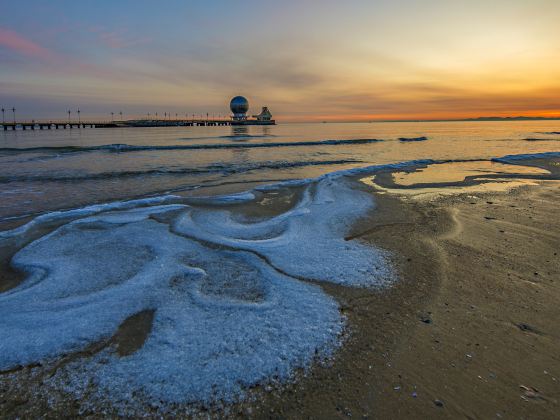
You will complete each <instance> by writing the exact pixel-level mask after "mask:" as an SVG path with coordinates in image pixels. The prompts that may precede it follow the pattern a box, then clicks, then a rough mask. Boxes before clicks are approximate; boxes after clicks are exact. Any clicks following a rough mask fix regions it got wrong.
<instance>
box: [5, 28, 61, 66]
mask: <svg viewBox="0 0 560 420" xmlns="http://www.w3.org/2000/svg"><path fill="white" fill-rule="evenodd" d="M0 46H2V47H4V48H8V49H10V50H12V51H14V52H16V53H18V54H21V55H24V56H27V57H33V58H40V59H51V58H52V57H53V53H52V52H51V51H50V50H48V49H47V48H44V47H42V46H41V45H39V44H37V43H35V42H33V41H31V40H30V39H27V38H25V37H24V36H22V35H20V34H18V33H17V32H15V31H12V30H11V29H6V28H0Z"/></svg>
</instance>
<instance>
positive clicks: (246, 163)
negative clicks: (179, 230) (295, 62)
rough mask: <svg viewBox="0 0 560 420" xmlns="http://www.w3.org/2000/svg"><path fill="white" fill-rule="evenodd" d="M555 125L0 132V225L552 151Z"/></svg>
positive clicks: (559, 141) (556, 145) (559, 140)
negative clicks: (114, 205) (412, 165)
mask: <svg viewBox="0 0 560 420" xmlns="http://www.w3.org/2000/svg"><path fill="white" fill-rule="evenodd" d="M559 132H560V121H507V122H486V121H485V122H483V121H477V122H394V123H388V122H384V123H381V122H376V123H301V124H295V123H293V124H289V123H286V124H282V123H280V124H278V125H275V126H237V127H235V126H231V127H230V126H218V127H213V126H209V127H202V126H201V127H153V128H83V129H75V128H74V129H71V130H70V129H67V130H60V129H59V130H42V131H39V130H36V131H30V130H27V131H2V132H0V229H7V228H11V227H13V226H16V225H18V224H21V223H24V222H25V221H28V220H30V218H33V217H36V216H38V215H42V214H45V213H48V212H53V211H58V210H69V209H77V208H81V207H84V206H89V205H93V204H102V203H110V202H115V201H126V200H136V199H143V198H148V197H157V196H162V195H168V194H176V195H214V194H223V193H227V192H239V191H244V190H248V189H251V188H252V187H254V186H255V185H259V184H269V183H277V182H280V181H284V180H290V179H302V178H310V177H316V176H319V175H321V174H326V173H330V172H334V171H340V170H345V169H350V168H358V167H366V166H371V165H382V164H389V163H398V162H406V161H412V160H417V159H434V160H450V161H453V160H464V159H491V158H494V157H501V156H504V155H511V154H527V153H542V152H550V151H558V150H560V134H558V133H559ZM424 138H425V140H424ZM399 139H403V140H404V139H408V140H423V141H403V140H399Z"/></svg>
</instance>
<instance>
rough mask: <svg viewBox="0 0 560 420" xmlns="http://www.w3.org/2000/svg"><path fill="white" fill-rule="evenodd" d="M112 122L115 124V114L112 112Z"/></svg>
mask: <svg viewBox="0 0 560 420" xmlns="http://www.w3.org/2000/svg"><path fill="white" fill-rule="evenodd" d="M111 122H112V123H114V122H115V113H114V112H112V111H111Z"/></svg>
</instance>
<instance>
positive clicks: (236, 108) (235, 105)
mask: <svg viewBox="0 0 560 420" xmlns="http://www.w3.org/2000/svg"><path fill="white" fill-rule="evenodd" d="M229 109H231V112H233V113H234V114H245V113H246V112H247V111H248V110H249V101H248V100H247V99H246V98H244V97H243V96H236V97H235V98H233V99H232V100H231V102H230V103H229Z"/></svg>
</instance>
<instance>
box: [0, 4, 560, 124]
mask: <svg viewBox="0 0 560 420" xmlns="http://www.w3.org/2000/svg"><path fill="white" fill-rule="evenodd" d="M559 22H560V1H559V0H531V1H529V0H509V1H502V0H493V1H488V0H484V1H482V0H470V1H466V0H465V1H453V0H448V1H443V0H441V1H435V0H424V1H420V0H417V1H374V0H368V1H340V0H339V1H330V0H327V1H301V0H299V1H292V0H288V1H266V0H263V1H236V2H235V1H213V2H204V1H197V2H194V1H165V2H156V1H153V0H152V1H118V2H116V1H53V2H46V1H30V0H29V1H20V2H16V1H13V2H3V5H2V13H1V14H0V105H1V106H2V107H4V108H7V109H8V108H12V106H15V107H16V109H17V113H18V116H20V117H21V118H64V117H65V116H66V115H67V114H66V110H68V109H71V110H75V109H77V108H78V107H79V108H80V109H81V110H82V115H84V116H91V117H103V118H104V117H106V116H107V115H109V113H110V112H111V111H113V112H115V113H117V112H119V111H123V113H124V114H125V116H127V117H134V116H145V115H146V113H147V112H150V113H152V114H153V113H155V112H158V113H160V114H163V113H164V112H171V113H173V114H175V113H176V112H177V113H180V114H182V115H184V114H185V113H186V112H188V113H189V114H192V113H195V114H200V113H204V114H205V113H206V112H209V113H210V114H212V113H215V114H216V115H218V114H226V113H227V112H228V102H229V99H230V97H231V96H233V95H237V94H242V95H244V96H247V97H248V99H249V101H250V103H251V112H254V113H256V112H258V111H259V107H260V106H262V105H268V106H269V107H270V109H271V111H272V112H273V114H274V116H275V117H276V118H277V119H280V120H285V121H302V120H375V119H409V118H419V119H432V118H461V117H476V116H490V115H500V116H505V115H541V116H560V24H559ZM10 112H11V111H10ZM10 115H11V114H10Z"/></svg>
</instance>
